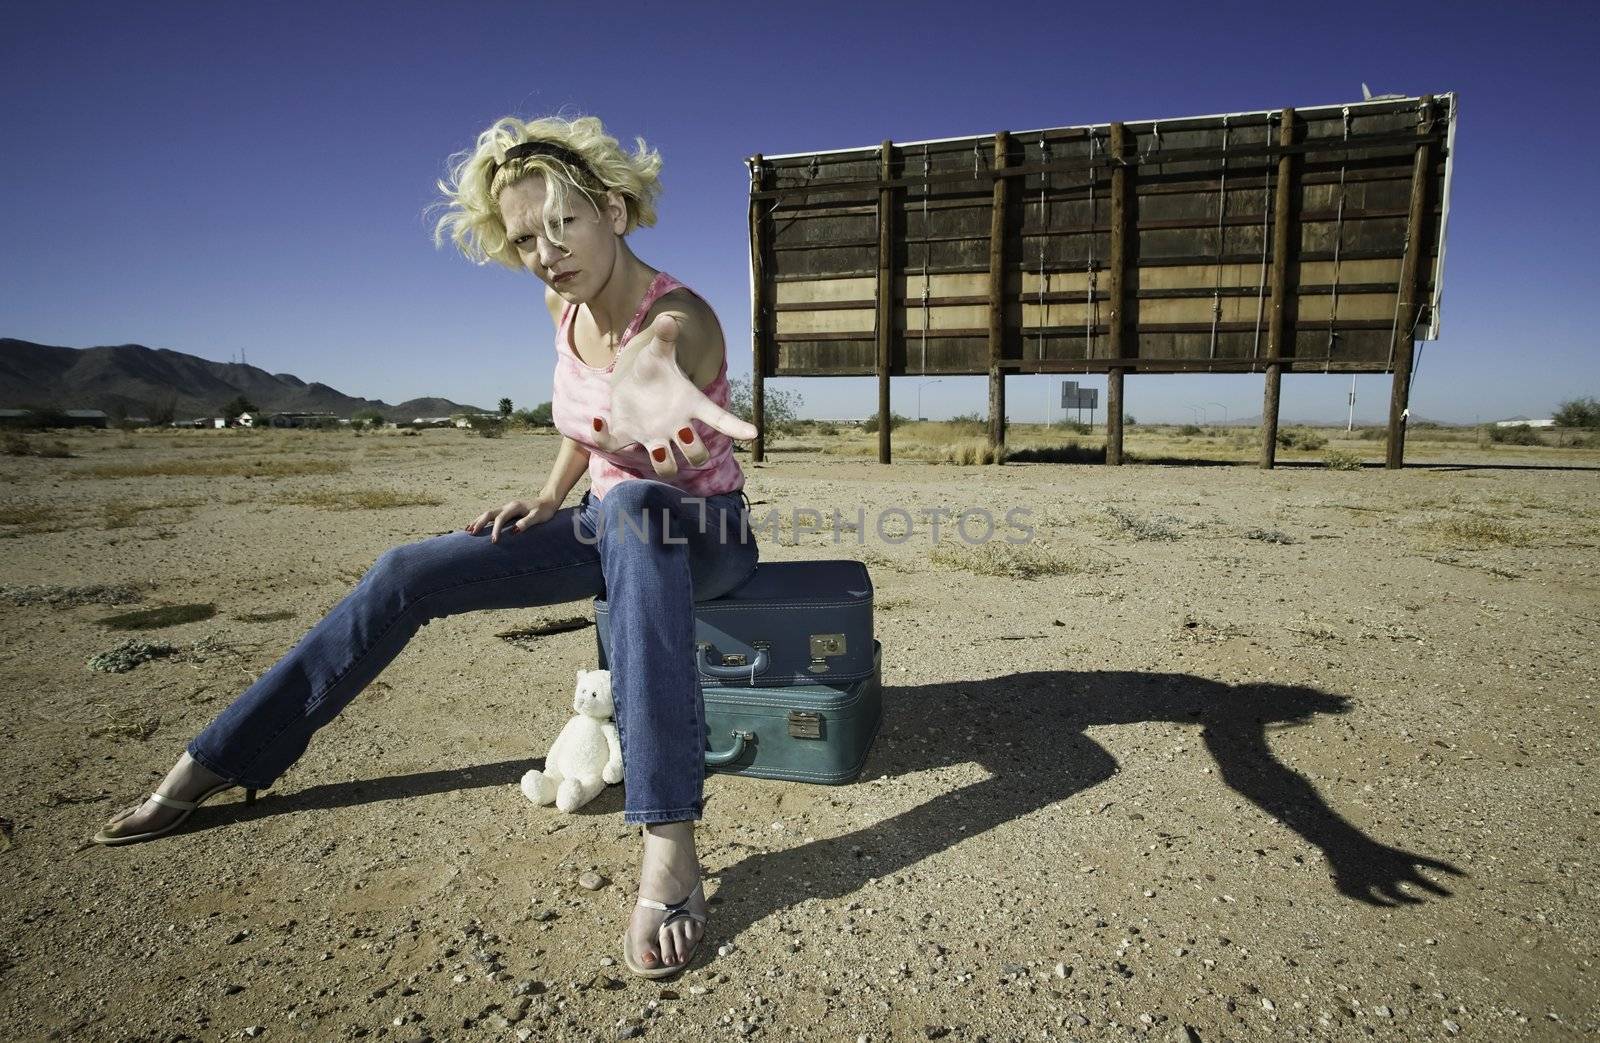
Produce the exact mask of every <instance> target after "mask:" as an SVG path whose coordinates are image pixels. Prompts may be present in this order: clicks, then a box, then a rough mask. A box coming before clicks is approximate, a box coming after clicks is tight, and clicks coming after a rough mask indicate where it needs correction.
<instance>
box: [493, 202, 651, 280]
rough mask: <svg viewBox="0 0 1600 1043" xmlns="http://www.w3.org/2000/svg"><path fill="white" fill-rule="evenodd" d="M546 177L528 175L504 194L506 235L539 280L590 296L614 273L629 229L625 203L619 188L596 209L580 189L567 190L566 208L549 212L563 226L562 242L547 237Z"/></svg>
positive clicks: (501, 214) (501, 207) (502, 205)
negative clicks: (621, 241)
mask: <svg viewBox="0 0 1600 1043" xmlns="http://www.w3.org/2000/svg"><path fill="white" fill-rule="evenodd" d="M545 196H546V190H545V181H544V178H543V177H541V176H539V175H534V176H532V177H525V178H523V179H522V180H521V181H518V182H516V183H514V184H512V185H509V186H507V187H506V188H505V189H504V190H503V191H502V192H501V193H500V220H501V221H502V222H504V224H505V227H506V239H507V241H508V242H510V243H511V248H512V249H514V250H516V251H517V254H518V256H520V257H521V258H522V263H523V265H524V266H525V267H526V268H527V269H528V270H529V271H530V272H532V273H533V274H534V275H537V276H538V277H539V279H540V281H541V282H543V283H544V284H545V285H547V286H550V287H551V288H553V289H554V290H555V291H556V292H557V293H559V294H560V295H561V296H562V297H563V298H565V299H566V300H568V301H571V302H573V303H578V302H581V301H588V300H592V299H593V298H594V297H595V295H596V294H598V293H599V292H600V289H601V287H603V286H605V284H606V281H607V280H608V279H610V278H611V269H612V266H613V265H614V264H615V263H616V258H617V240H618V237H620V236H621V235H622V233H623V230H624V229H625V228H627V208H626V207H625V206H624V204H623V202H622V197H621V196H619V195H617V193H615V192H609V193H607V194H606V207H605V209H604V210H603V211H599V212H597V211H596V210H595V208H594V206H593V205H592V204H591V203H590V202H589V200H588V199H587V198H586V197H584V196H583V195H582V194H580V193H578V192H575V191H571V190H570V189H569V190H568V193H567V202H568V209H567V210H566V212H564V213H560V214H552V215H551V217H552V218H553V219H554V221H555V222H556V223H557V224H558V225H560V227H561V235H562V238H563V239H565V240H566V242H565V244H564V245H563V246H557V245H556V244H554V243H552V242H550V240H549V239H547V238H546V237H545V223H544V207H545Z"/></svg>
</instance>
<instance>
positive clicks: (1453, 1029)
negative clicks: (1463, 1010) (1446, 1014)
mask: <svg viewBox="0 0 1600 1043" xmlns="http://www.w3.org/2000/svg"><path fill="white" fill-rule="evenodd" d="M1444 1030H1445V1031H1446V1032H1448V1033H1450V1035H1452V1036H1454V1035H1456V1034H1457V1033H1458V1032H1460V1031H1461V1026H1460V1025H1459V1024H1457V1023H1456V1022H1454V1021H1451V1020H1450V1019H1449V1018H1445V1019H1444Z"/></svg>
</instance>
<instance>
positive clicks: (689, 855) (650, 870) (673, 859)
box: [628, 822, 706, 970]
mask: <svg viewBox="0 0 1600 1043" xmlns="http://www.w3.org/2000/svg"><path fill="white" fill-rule="evenodd" d="M699 880H700V859H699V856H698V855H697V854H696V853H695V847H694V823H693V822H665V823H651V824H649V825H647V826H645V828H644V860H643V863H642V864H641V866H640V869H639V896H640V897H641V898H650V899H653V900H655V901H657V902H661V903H662V904H664V905H670V904H672V903H673V902H679V901H682V900H683V897H684V896H685V895H688V894H689V893H690V892H691V891H694V894H693V895H692V896H691V897H690V900H689V906H688V908H689V910H690V911H691V912H694V913H696V914H698V915H700V916H704V915H706V899H705V892H704V891H703V890H699V891H696V890H695V884H697V883H698V882H699ZM666 918H667V914H666V913H664V912H662V911H661V910H659V909H651V908H649V907H648V906H642V905H638V904H637V903H636V904H635V905H634V907H633V915H632V917H631V918H630V919H629V920H628V947H629V949H630V951H631V952H632V953H633V954H634V957H635V962H636V963H638V964H639V966H641V967H643V968H645V969H646V970H656V969H657V968H659V967H663V966H669V967H670V966H675V965H677V964H680V963H682V962H684V961H685V960H686V959H688V956H689V951H690V950H691V949H692V948H694V944H695V942H696V941H698V940H699V938H700V935H701V934H702V933H703V932H704V930H705V928H704V926H703V925H702V924H701V923H699V922H698V921H696V920H693V919H690V918H688V917H682V916H680V917H679V918H678V919H676V920H674V921H673V922H672V923H671V924H669V925H667V926H666V927H663V926H662V925H661V922H662V921H663V920H665V919H666Z"/></svg>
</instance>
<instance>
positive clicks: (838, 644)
mask: <svg viewBox="0 0 1600 1043" xmlns="http://www.w3.org/2000/svg"><path fill="white" fill-rule="evenodd" d="M844 644H845V642H844V635H843V634H812V635H811V658H812V660H813V661H816V660H818V659H821V658H823V657H824V656H831V655H844Z"/></svg>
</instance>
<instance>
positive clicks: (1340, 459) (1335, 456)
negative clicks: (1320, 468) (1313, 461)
mask: <svg viewBox="0 0 1600 1043" xmlns="http://www.w3.org/2000/svg"><path fill="white" fill-rule="evenodd" d="M1322 462H1323V463H1324V464H1326V465H1327V466H1328V470H1330V471H1359V470H1361V457H1359V456H1357V455H1356V454H1355V453H1349V452H1345V451H1344V450H1343V449H1330V450H1329V451H1328V455H1327V456H1324V457H1323V458H1322Z"/></svg>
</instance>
